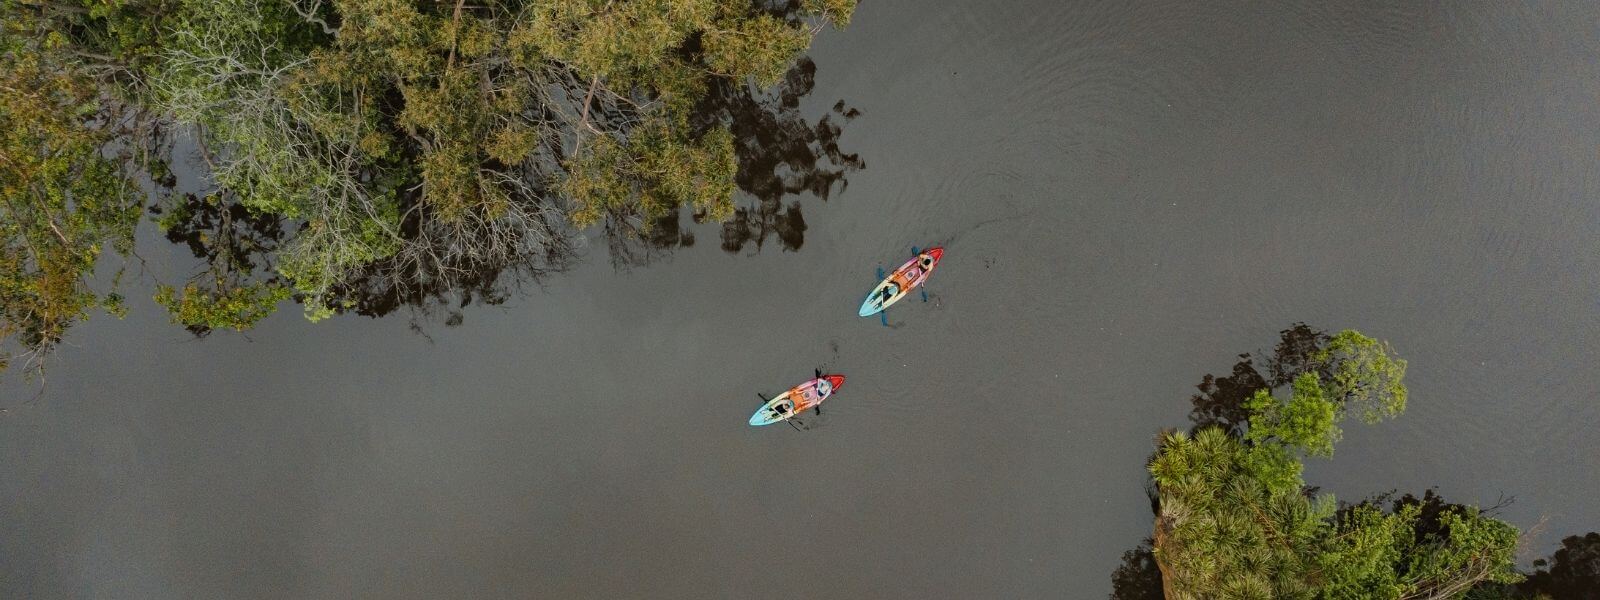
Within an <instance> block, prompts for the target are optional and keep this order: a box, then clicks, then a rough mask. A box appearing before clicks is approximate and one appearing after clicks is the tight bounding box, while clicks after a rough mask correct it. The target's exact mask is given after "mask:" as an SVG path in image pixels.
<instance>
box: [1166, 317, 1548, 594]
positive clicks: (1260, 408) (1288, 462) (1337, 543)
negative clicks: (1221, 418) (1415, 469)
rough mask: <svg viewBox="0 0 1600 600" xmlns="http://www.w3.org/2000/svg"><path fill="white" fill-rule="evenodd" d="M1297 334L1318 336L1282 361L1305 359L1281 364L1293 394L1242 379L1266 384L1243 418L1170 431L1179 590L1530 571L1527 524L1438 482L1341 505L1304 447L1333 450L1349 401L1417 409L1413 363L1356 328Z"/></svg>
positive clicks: (1417, 580)
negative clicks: (1306, 477) (1411, 393)
mask: <svg viewBox="0 0 1600 600" xmlns="http://www.w3.org/2000/svg"><path fill="white" fill-rule="evenodd" d="M1295 337H1296V339H1306V340H1312V341H1313V342H1314V343H1312V344H1310V345H1308V346H1306V347H1303V348H1301V351H1300V352H1296V353H1292V354H1293V356H1299V357H1304V358H1305V360H1298V359H1296V360H1280V361H1276V362H1275V363H1274V365H1276V366H1282V365H1293V366H1292V368H1290V371H1293V372H1291V373H1275V374H1274V379H1275V380H1277V381H1286V382H1288V384H1289V390H1287V398H1280V397H1279V396H1278V395H1276V394H1274V390H1273V388H1272V387H1271V386H1270V385H1268V382H1267V380H1266V379H1265V378H1261V377H1259V376H1258V377H1256V378H1255V379H1253V380H1251V379H1241V381H1258V382H1259V385H1261V386H1262V387H1259V388H1256V389H1254V390H1253V391H1252V392H1250V393H1249V394H1248V395H1247V396H1242V397H1243V401H1242V402H1241V404H1240V410H1241V411H1242V412H1241V414H1242V417H1243V418H1244V422H1243V423H1236V425H1239V427H1238V428H1233V427H1222V426H1220V425H1216V424H1204V425H1201V426H1199V427H1197V429H1196V431H1195V432H1194V433H1193V434H1192V435H1191V434H1187V433H1184V432H1171V433H1167V434H1165V435H1163V436H1162V438H1161V439H1160V441H1159V444H1158V448H1157V451H1156V454H1155V456H1154V457H1153V458H1152V459H1151V462H1150V465H1149V469H1150V474H1151V478H1152V479H1153V480H1154V482H1155V486H1156V496H1157V502H1158V505H1157V506H1158V508H1157V517H1156V525H1155V530H1154V534H1153V536H1152V541H1153V553H1154V557H1155V561H1156V563H1157V565H1158V567H1159V569H1160V573H1161V575H1162V580H1163V585H1164V589H1165V594H1166V597H1167V598H1169V599H1170V600H1179V599H1185V598H1239V599H1246V598H1319V599H1321V598H1326V599H1336V598H1387V599H1401V598H1458V597H1463V596H1464V595H1465V594H1467V593H1468V592H1469V591H1471V590H1472V589H1473V588H1474V586H1477V585H1479V584H1482V583H1485V582H1489V583H1509V582H1514V581H1516V580H1517V579H1518V578H1519V576H1518V574H1517V573H1516V571H1515V569H1514V566H1515V550H1516V544H1517V536H1518V532H1517V530H1516V528H1515V527H1513V526H1511V525H1509V524H1507V523H1505V522H1503V521H1499V520H1497V519H1494V518H1492V517H1489V516H1486V515H1484V514H1483V513H1482V512H1480V511H1479V510H1478V509H1476V508H1473V507H1470V506H1463V505H1453V504H1446V503H1444V502H1442V501H1441V500H1438V499H1437V497H1435V496H1433V495H1432V494H1431V493H1430V494H1428V495H1426V496H1425V497H1424V498H1423V499H1420V500H1419V499H1416V498H1414V497H1411V496H1407V497H1405V498H1402V499H1401V500H1400V501H1396V502H1395V503H1393V504H1392V505H1389V506H1383V505H1382V503H1381V502H1379V501H1378V500H1369V501H1366V502H1361V503H1357V504H1355V505H1351V506H1346V507H1343V508H1340V507H1339V506H1338V505H1337V503H1336V502H1335V501H1334V498H1333V496H1332V495H1331V494H1312V493H1310V492H1308V491H1307V490H1306V488H1305V484H1304V481H1303V480H1302V478H1301V473H1302V471H1303V466H1302V461H1303V459H1304V458H1305V457H1306V456H1324V457H1326V456H1331V455H1332V453H1333V446H1334V444H1335V443H1336V442H1337V441H1338V440H1339V438H1340V435H1341V433H1340V429H1339V426H1338V424H1339V423H1340V422H1341V421H1343V420H1344V418H1345V417H1346V416H1347V414H1348V413H1349V412H1351V411H1354V412H1355V414H1357V415H1358V416H1360V417H1361V418H1363V419H1364V420H1369V421H1376V420H1379V419H1382V418H1388V417H1393V416H1396V415H1398V414H1399V413H1400V412H1401V411H1402V410H1404V405H1405V397H1406V391H1405V386H1404V384H1403V383H1402V381H1401V378H1402V377H1403V375H1404V371H1405V362H1404V361H1402V360H1400V359H1398V358H1396V357H1395V356H1394V355H1393V351H1392V350H1391V349H1390V348H1389V347H1388V345H1387V344H1383V343H1382V342H1379V341H1377V340H1374V339H1372V338H1370V337H1367V336H1364V335H1361V334H1360V333H1358V332H1355V331H1351V330H1346V331H1343V332H1340V333H1339V334H1337V335H1335V336H1332V337H1331V338H1330V337H1327V336H1320V335H1313V336H1295ZM1289 339H1290V336H1288V335H1287V332H1286V336H1285V340H1286V341H1287V340H1289ZM1280 348H1281V347H1280ZM1280 356H1282V353H1281V352H1280ZM1274 370H1276V369H1274ZM1252 372H1253V371H1252ZM1202 389H1203V390H1204V389H1205V388H1204V387H1202ZM1226 412H1229V411H1226V410H1223V411H1210V410H1208V411H1207V412H1206V413H1205V414H1221V413H1226Z"/></svg>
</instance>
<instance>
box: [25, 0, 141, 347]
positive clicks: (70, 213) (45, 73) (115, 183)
mask: <svg viewBox="0 0 1600 600" xmlns="http://www.w3.org/2000/svg"><path fill="white" fill-rule="evenodd" d="M8 8H12V9H15V8H16V7H14V6H8ZM41 27H43V23H42V22H41V21H40V20H38V19H37V18H35V16H34V15H33V14H32V13H31V12H28V13H21V14H18V15H17V18H15V19H13V18H7V19H5V20H4V21H3V24H0V28H3V29H0V368H3V367H4V366H5V365H6V364H7V363H8V362H9V361H10V359H11V358H12V356H13V354H14V353H18V352H20V353H21V354H24V355H28V356H36V355H38V354H40V353H43V352H48V351H49V350H50V349H51V348H53V347H54V346H55V345H56V344H57V343H58V342H59V341H60V340H61V337H62V335H63V334H64V333H65V331H66V329H67V328H68V327H70V326H71V325H72V324H73V323H75V322H76V321H78V320H80V319H83V318H85V317H87V316H88V312H89V310H90V309H92V308H94V307H96V306H105V307H106V308H108V309H110V310H111V311H112V312H114V313H119V312H120V310H121V303H122V299H121V296H119V295H117V294H115V293H114V292H107V293H103V294H102V293H99V292H96V291H95V290H93V289H92V288H91V287H90V285H89V280H90V276H91V275H92V274H93V271H94V267H95V264H96V262H97V261H98V259H99V257H100V255H101V253H102V251H104V250H105V249H107V248H110V249H113V250H116V251H119V252H126V251H128V250H129V249H130V248H131V247H132V244H133V230H134V226H135V225H136V224H137V221H138V215H139V209H140V206H141V202H140V199H141V196H142V195H141V193H140V191H139V190H138V189H137V188H136V187H135V186H134V185H133V184H132V182H131V181H130V180H129V179H128V178H127V177H125V176H124V170H123V169H122V167H121V166H120V165H119V164H118V162H116V161H115V160H113V159H112V158H110V157H108V156H106V155H105V154H103V152H102V148H103V147H104V146H105V145H106V144H107V143H108V142H109V141H110V140H111V138H112V131H113V124H114V122H115V116H116V115H115V114H114V113H113V111H111V110H110V109H109V108H108V107H106V106H105V105H104V104H103V103H102V98H101V97H100V93H99V89H98V88H97V87H96V85H95V84H94V80H93V79H92V78H91V77H90V75H89V74H87V73H86V72H84V71H83V70H82V69H80V68H78V67H77V66H76V65H74V64H73V63H71V62H68V61H67V60H65V54H64V53H63V52H62V51H61V45H62V44H64V43H65V39H64V38H63V37H61V36H53V35H40V28H41ZM10 342H15V345H16V349H11V348H10V346H11V343H10ZM34 364H37V363H34Z"/></svg>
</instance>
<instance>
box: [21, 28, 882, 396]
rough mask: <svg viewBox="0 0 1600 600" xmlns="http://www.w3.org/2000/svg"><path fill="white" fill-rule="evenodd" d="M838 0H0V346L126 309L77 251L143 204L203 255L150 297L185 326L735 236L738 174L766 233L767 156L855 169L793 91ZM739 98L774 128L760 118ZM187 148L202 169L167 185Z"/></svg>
mask: <svg viewBox="0 0 1600 600" xmlns="http://www.w3.org/2000/svg"><path fill="white" fill-rule="evenodd" d="M854 7H855V0H787V1H783V0H780V1H772V2H769V1H751V0H630V1H625V2H610V1H598V0H527V1H514V0H504V1H494V2H478V3H466V2H459V1H458V2H432V1H429V2H413V1H407V0H205V1H200V0H177V1H167V0H163V1H156V0H110V1H106V0H50V1H44V0H0V11H3V18H0V21H3V22H4V29H3V30H0V36H3V37H0V49H3V50H4V54H5V56H4V58H0V61H3V62H0V73H3V74H0V78H3V79H0V136H3V137H0V144H3V146H0V194H3V197H4V199H5V202H4V203H3V205H0V236H3V237H4V239H3V247H0V300H3V304H4V306H5V309H4V314H3V318H4V322H3V323H0V344H3V345H0V348H4V352H5V354H4V356H6V357H15V358H23V359H25V360H24V362H26V363H28V364H29V365H31V366H37V365H38V364H39V363H38V361H37V360H36V359H37V357H38V356H39V355H41V354H43V353H46V352H48V351H49V350H50V348H52V347H53V346H54V345H55V344H56V343H58V342H59V341H60V340H61V337H62V335H63V334H64V332H65V331H66V329H67V328H68V327H69V326H70V325H71V324H73V323H74V322H76V321H77V320H79V319H82V318H85V317H86V316H87V315H88V314H89V312H90V311H91V309H94V308H96V307H100V308H105V309H108V310H111V311H113V312H116V311H120V310H122V306H123V301H122V300H123V299H122V296H120V295H119V294H118V292H117V291H116V290H117V284H118V282H119V278H117V277H110V278H104V277H102V278H100V279H96V278H95V277H94V276H93V275H94V272H95V267H96V266H97V264H99V263H101V262H104V261H105V259H106V255H107V254H113V255H117V254H120V255H127V254H129V253H131V252H132V249H133V246H134V245H133V236H134V232H135V231H136V229H137V225H138V223H139V220H140V215H141V214H143V213H144V212H145V210H146V209H147V208H148V209H149V210H150V211H151V212H154V213H156V214H157V216H158V219H157V221H158V223H159V225H160V226H161V228H162V229H163V230H164V231H165V232H166V234H167V237H168V238H169V239H172V240H174V241H178V242H181V243H185V244H187V245H188V246H190V248H191V249H192V250H194V252H195V254H196V256H198V257H200V258H203V259H204V260H205V261H206V266H205V267H204V268H203V269H201V270H200V272H198V273H197V274H195V275H194V276H193V277H192V278H190V279H189V280H187V281H182V282H166V283H161V284H160V285H159V286H158V288H157V293H156V295H155V300H156V301H158V302H159V303H160V304H161V305H163V306H166V307H167V308H168V309H169V310H170V312H171V314H172V317H173V319H174V321H176V322H178V323H181V324H182V325H184V326H186V327H189V328H190V329H191V330H193V331H196V332H197V333H204V332H206V331H209V330H211V329H214V328H231V329H246V328H249V327H251V326H253V325H254V324H255V323H256V322H257V321H259V320H260V319H262V318H264V317H265V316H266V315H268V314H271V313H272V311H273V310H274V308H275V307H276V306H277V304H278V303H279V302H280V301H282V300H284V299H287V298H290V297H293V298H294V299H296V300H297V301H299V302H300V304H301V305H302V306H303V307H304V310H305V313H306V315H307V316H308V317H310V318H312V319H320V318H323V317H326V316H329V315H331V314H334V313H336V312H342V311H359V312H367V313H369V314H371V313H381V312H383V311H385V310H393V308H394V307H395V306H397V305H401V304H407V303H410V304H419V303H422V302H424V301H426V300H428V299H430V298H440V299H442V298H445V297H447V296H448V297H451V298H454V299H456V300H457V301H462V302H465V301H470V299H471V298H473V297H474V296H477V297H478V298H480V299H483V298H496V297H502V296H501V295H502V294H503V289H504V284H505V282H504V279H505V277H506V276H508V275H519V274H532V275H537V274H540V273H544V272H548V271H551V270H557V269H560V268H562V267H563V266H565V264H566V262H567V261H568V260H569V259H570V257H571V256H572V254H573V250H574V246H575V245H578V244H581V243H582V236H583V233H584V232H585V231H586V230H589V229H591V228H594V229H603V230H604V232H605V234H606V235H607V236H608V239H611V240H613V241H612V245H613V248H614V249H618V248H619V247H621V249H622V250H626V248H625V246H626V245H627V244H628V243H629V242H627V240H639V239H645V240H657V241H660V240H662V239H665V238H668V237H670V240H669V241H670V242H673V243H679V242H681V243H689V240H685V239H684V238H683V237H682V236H680V235H679V234H678V232H677V230H678V226H677V218H678V215H679V211H680V210H683V211H687V212H689V213H691V214H692V216H693V218H694V219H696V220H697V221H709V222H725V223H728V224H729V225H728V227H729V228H731V230H732V231H733V232H734V233H735V236H734V237H738V235H743V236H744V238H743V239H739V240H737V243H736V244H735V245H734V248H733V249H734V250H737V249H738V248H739V247H742V246H743V244H744V242H745V241H746V240H748V239H749V238H750V237H752V234H751V232H750V220H751V218H752V217H751V213H752V211H746V210H744V209H739V208H737V207H736V206H735V205H734V194H735V190H736V189H740V188H744V189H746V191H752V192H756V193H757V196H758V197H759V198H760V199H761V200H762V202H763V206H762V208H761V209H759V210H757V211H753V212H755V213H757V214H759V215H760V216H759V217H757V218H756V219H757V221H758V222H757V225H758V226H761V227H762V229H761V231H760V232H759V234H760V235H761V237H763V238H764V237H765V234H766V231H767V230H766V229H765V227H767V226H769V225H771V226H782V225H787V224H788V222H791V221H792V222H799V221H798V219H799V217H798V215H799V211H798V206H795V207H792V208H793V210H792V219H790V218H788V216H787V213H785V212H784V211H782V210H780V207H778V206H777V202H776V199H775V197H773V196H771V195H764V194H761V193H759V192H762V191H767V190H753V189H752V186H753V185H763V186H769V187H770V186H771V185H772V180H773V179H774V178H775V177H779V176H778V175H774V173H777V172H785V173H790V174H789V175H788V176H787V178H786V180H785V181H784V183H783V185H779V186H778V188H779V189H778V191H779V193H780V194H781V193H782V192H783V191H789V192H793V191H796V190H799V189H806V188H811V189H812V190H813V191H818V192H819V193H820V194H823V195H825V194H826V191H827V188H828V187H829V186H831V185H832V183H833V182H834V181H836V180H837V179H838V178H839V174H840V172H841V171H842V170H846V169H851V168H856V167H859V164H860V163H859V159H857V158H855V157H854V156H849V155H844V154H842V153H840V152H838V149H837V146H836V145H834V144H833V139H834V138H836V137H837V134H838V132H837V129H836V126H832V125H829V124H827V123H826V122H824V123H819V124H818V126H817V127H815V128H811V127H809V126H804V127H798V128H797V127H794V126H793V123H794V122H797V121H799V120H798V119H796V118H794V117H793V116H792V115H791V114H789V113H784V112H783V111H790V113H792V111H793V108H794V94H796V93H798V94H804V93H805V92H808V91H809V89H810V72H811V71H810V70H809V69H810V68H811V67H810V65H809V63H808V62H806V61H804V60H803V58H802V54H803V53H804V51H805V50H806V48H807V47H808V45H809V44H810V41H811V39H812V37H813V36H814V35H815V34H816V33H818V32H819V31H820V30H821V29H822V28H823V27H826V26H829V25H832V26H836V27H837V26H843V25H844V24H846V23H848V22H849V19H850V16H851V13H852V12H853V10H854ZM796 73H798V75H796ZM780 83H781V85H778V87H777V90H778V91H777V92H776V93H775V94H774V93H771V92H768V91H766V90H769V89H772V86H773V85H774V84H780ZM836 112H837V113H839V114H840V115H846V113H847V112H850V111H847V110H846V109H845V108H844V107H843V105H842V104H841V105H840V106H839V107H836ZM779 113H782V114H779ZM775 114H778V115H779V116H774V115H775ZM751 121H758V122H761V123H770V124H780V125H784V127H778V128H776V129H775V130H773V131H762V132H759V136H760V137H761V139H755V138H756V137H757V133H756V132H750V131H746V130H745V129H746V128H748V127H749V126H750V122H751ZM825 121H826V120H825ZM797 147H798V150H799V151H797ZM775 153H782V154H775ZM774 156H781V157H782V158H781V159H774V158H773V157H774ZM819 159H822V160H823V161H825V162H828V161H831V164H832V166H833V168H831V169H830V168H828V167H821V168H819V165H818V161H819ZM179 162H182V163H184V164H192V165H193V166H195V167H197V168H198V169H199V170H200V175H201V177H202V179H203V182H202V185H201V186H200V187H201V188H202V189H200V190H198V191H193V190H191V191H187V192H180V191H177V190H176V189H175V188H176V185H175V184H176V178H175V177H174V176H173V175H172V170H171V169H170V168H169V164H177V163H179ZM761 169H765V172H762V171H761ZM818 188H820V189H818ZM769 200H770V202H769ZM147 203H148V205H147ZM780 221H782V223H780ZM799 227H800V229H803V227H804V226H803V223H800V225H799ZM789 230H790V232H791V233H793V230H794V228H793V227H792V226H791V227H789ZM663 233H665V234H666V235H663ZM779 233H780V235H781V234H782V233H783V230H782V229H780V230H779ZM784 241H785V243H786V244H793V245H794V246H795V247H797V246H798V242H794V241H793V238H792V237H790V236H785V238H784ZM725 245H726V244H725Z"/></svg>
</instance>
